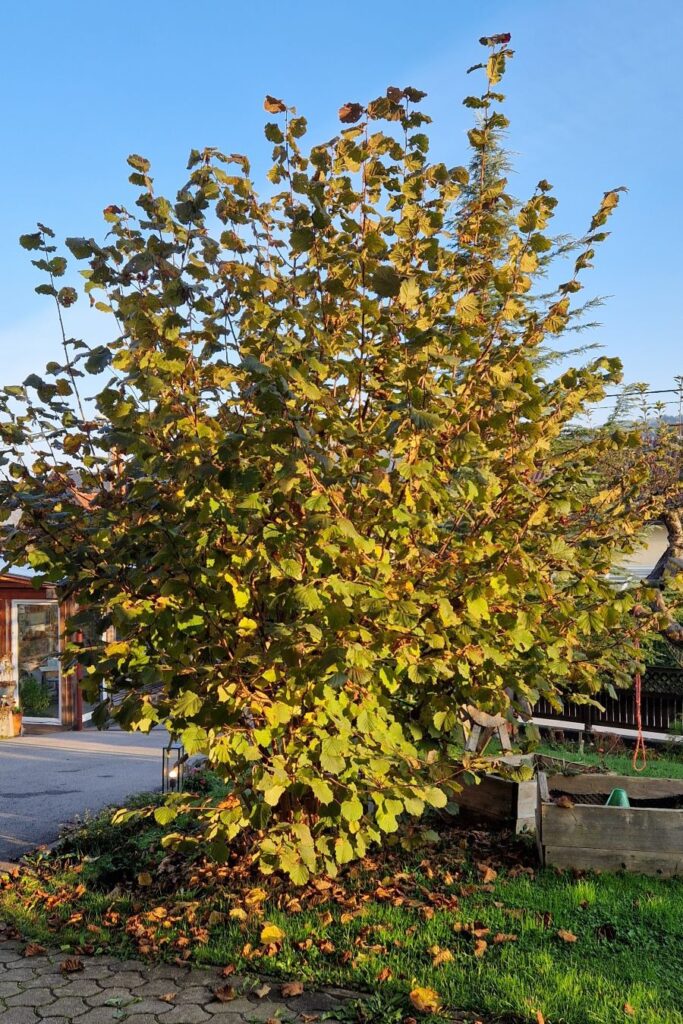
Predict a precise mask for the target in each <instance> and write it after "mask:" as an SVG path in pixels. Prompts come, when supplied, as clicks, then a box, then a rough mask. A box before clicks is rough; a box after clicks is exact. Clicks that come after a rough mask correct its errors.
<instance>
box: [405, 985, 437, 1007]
mask: <svg viewBox="0 0 683 1024" xmlns="http://www.w3.org/2000/svg"><path fill="white" fill-rule="evenodd" d="M408 998H409V999H410V1002H411V1003H412V1005H413V1006H414V1008H415V1009H416V1010H417V1011H418V1013H438V1012H439V1008H440V1007H441V999H440V997H439V993H438V992H435V991H434V989H433V988H414V989H413V990H412V992H411V993H410V996H409V997H408Z"/></svg>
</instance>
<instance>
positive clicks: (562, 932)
mask: <svg viewBox="0 0 683 1024" xmlns="http://www.w3.org/2000/svg"><path fill="white" fill-rule="evenodd" d="M557 937H558V939H562V941H563V942H576V935H574V932H570V931H567V929H566V928H560V929H559V930H558V932H557Z"/></svg>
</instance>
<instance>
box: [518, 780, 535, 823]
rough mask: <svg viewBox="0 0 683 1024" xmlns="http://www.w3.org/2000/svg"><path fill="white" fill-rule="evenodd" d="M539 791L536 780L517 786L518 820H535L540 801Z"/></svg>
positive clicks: (520, 783)
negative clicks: (537, 805) (537, 804)
mask: <svg viewBox="0 0 683 1024" xmlns="http://www.w3.org/2000/svg"><path fill="white" fill-rule="evenodd" d="M537 790H538V787H537V785H536V779H529V780H528V781H527V782H519V783H518V784H517V808H516V814H517V817H518V818H533V817H534V816H535V814H536V803H537V801H538V792H537Z"/></svg>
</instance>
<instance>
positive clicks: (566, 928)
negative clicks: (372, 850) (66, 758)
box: [0, 823, 683, 1024]
mask: <svg viewBox="0 0 683 1024" xmlns="http://www.w3.org/2000/svg"><path fill="white" fill-rule="evenodd" d="M88 827H90V826H86V830H85V831H86V832H87V828H88ZM118 827H119V826H117V828H118ZM127 827H128V829H129V838H130V837H131V836H132V838H133V840H134V842H133V845H134V849H135V856H129V855H130V853H131V850H130V849H128V848H127V849H126V851H125V858H124V859H123V860H122V859H118V860H117V859H116V857H113V855H112V852H111V850H112V849H113V843H114V841H115V840H114V838H113V836H114V835H115V833H113V834H110V835H109V838H108V840H106V839H105V838H104V836H103V835H100V834H98V833H97V829H95V833H96V841H95V842H90V843H89V839H88V837H87V836H86V838H85V839H84V835H83V831H84V830H81V832H80V833H75V834H74V835H73V836H67V837H66V838H65V840H64V842H63V843H62V845H61V846H59V847H57V848H56V849H55V850H54V851H50V852H45V853H42V854H38V855H36V856H34V857H33V858H32V859H31V860H30V861H29V862H28V863H27V864H26V866H24V867H22V869H20V870H18V871H16V872H14V873H13V874H11V875H6V876H1V875H0V919H4V920H5V921H7V922H9V923H10V924H11V925H12V926H13V927H14V928H16V929H17V930H18V931H19V932H21V933H22V935H23V936H24V937H25V938H26V939H28V940H31V941H30V943H29V946H27V955H31V954H30V953H29V952H28V950H29V949H31V948H36V949H37V950H41V949H42V946H41V943H42V944H46V945H50V944H52V945H54V944H55V943H58V944H59V945H60V946H61V947H62V949H63V950H65V957H66V958H67V959H69V958H70V959H72V960H76V961H77V960H78V958H79V957H81V956H84V955H90V954H96V953H98V952H100V951H104V950H106V951H107V952H120V953H121V954H122V955H124V956H129V955H136V956H140V957H142V958H146V959H150V960H154V959H163V960H168V961H171V962H175V963H177V964H179V965H180V964H188V965H189V964H191V963H199V964H213V965H215V966H216V967H217V968H218V977H217V981H216V984H215V987H214V990H213V991H214V998H215V999H216V1000H217V1001H219V1002H230V1001H232V999H234V998H236V997H237V995H239V994H241V990H240V989H239V987H238V986H237V985H235V984H233V982H234V980H235V977H238V976H242V977H244V976H246V977H247V978H252V981H251V982H250V985H251V987H250V993H251V994H252V996H253V995H254V994H256V995H258V994H259V989H260V991H261V995H263V994H265V993H266V992H267V991H270V985H272V984H275V983H277V984H278V985H279V989H278V991H281V992H282V994H283V997H285V998H290V999H291V998H296V996H297V995H299V994H300V993H302V992H304V991H305V990H310V989H312V988H315V987H319V986H321V985H324V984H333V985H342V986H346V987H350V988H355V989H369V990H371V991H373V993H374V995H373V996H372V997H371V999H370V1002H371V1004H372V1005H374V1004H375V1003H376V1004H377V1007H378V1009H377V1011H376V1012H375V1011H372V1014H373V1015H372V1016H370V1017H363V1016H362V1014H361V1015H360V1016H358V1017H357V1018H356V1017H353V1018H349V1019H353V1020H356V1019H358V1020H363V1019H367V1020H370V1019H373V1020H374V1019H376V1020H377V1021H378V1022H382V1024H384V1022H386V1024H391V1022H392V1021H396V1022H404V1021H408V1022H410V1021H411V1020H412V1019H415V1020H418V1019H419V1020H421V1021H422V1020H429V1019H430V1018H432V1019H434V1020H441V1019H451V1020H463V1021H465V1020H467V1021H475V1020H481V1021H484V1022H486V1024H488V1022H489V1021H506V1022H518V1021H519V1022H521V1021H529V1022H532V1024H539V1022H542V1024H554V1022H555V1021H560V1020H562V1021H566V1022H567V1024H573V1022H576V1024H583V1021H585V1020H586V1018H585V1016H584V1017H583V1019H582V1018H581V1016H579V1014H580V1013H585V1007H583V1008H582V1005H583V1004H582V1003H581V1000H582V999H584V998H585V987H586V982H585V981H584V980H580V981H579V983H578V984H577V995H576V1014H575V1015H574V1016H572V1012H571V1010H572V1005H571V1001H570V1002H566V1000H567V994H566V991H564V993H563V994H560V992H559V990H560V988H561V987H562V986H561V985H560V981H559V980H558V981H557V986H556V987H557V988H558V993H556V994H555V996H553V978H554V977H555V975H557V977H558V979H559V978H560V976H561V975H562V974H564V978H565V981H564V983H563V984H564V988H565V989H566V977H567V971H568V970H569V972H570V974H571V970H576V972H577V979H580V977H581V975H582V972H583V971H584V970H585V974H586V977H590V976H591V972H593V977H594V978H595V976H596V975H595V962H596V960H595V958H596V953H597V954H598V955H600V954H601V955H603V956H605V955H609V956H610V957H612V958H613V959H612V961H611V962H612V963H616V961H614V956H615V955H616V956H625V957H626V958H627V959H628V958H629V957H631V958H632V960H633V963H634V964H635V963H638V962H640V963H643V957H642V943H643V937H642V935H641V933H638V934H636V933H631V932H630V931H629V927H628V926H627V925H626V924H625V922H626V921H628V919H629V911H630V915H631V916H633V914H634V912H636V913H642V912H643V908H645V909H647V908H648V904H649V901H652V899H653V893H654V894H655V895H656V893H655V890H657V889H658V887H665V886H666V884H667V883H664V882H659V881H653V880H649V879H648V880H645V879H638V880H634V881H633V882H632V883H631V885H632V887H633V892H632V894H631V896H624V893H623V892H620V893H619V894H618V895H617V893H616V892H612V890H611V888H610V891H609V892H608V893H606V894H605V896H604V898H603V895H602V894H601V892H600V887H601V885H608V887H610V886H611V885H612V883H613V882H615V881H617V876H605V879H604V881H603V880H602V879H591V878H590V877H586V876H584V875H582V874H581V873H576V874H574V875H559V874H558V873H555V872H550V871H542V872H539V871H538V868H537V861H536V852H535V848H534V846H533V845H532V843H531V842H530V840H529V839H526V838H523V837H522V838H520V837H515V836H514V835H511V834H510V833H507V832H500V831H484V830H473V829H470V828H467V829H466V828H461V827H459V826H457V825H455V824H450V825H448V827H447V828H445V829H444V830H443V832H442V833H441V836H440V839H439V841H438V842H436V843H433V844H430V845H429V846H428V847H424V846H422V847H421V848H419V849H417V850H414V851H413V852H412V853H409V852H406V851H405V850H403V849H400V848H398V847H396V848H394V849H388V850H385V851H382V852H380V853H377V855H375V856H373V857H367V858H366V859H365V860H363V861H362V862H359V863H356V864H353V865H349V866H347V867H345V868H344V870H343V871H342V872H341V873H340V875H339V877H337V878H336V879H328V878H319V879H316V880H312V881H311V882H310V883H309V884H307V885H306V886H304V887H302V888H299V889H295V888H293V887H292V885H291V882H290V881H289V880H288V879H286V878H282V877H279V876H277V875H271V876H268V877H264V876H263V875H262V874H259V872H258V870H257V868H256V867H255V865H254V864H253V863H252V862H251V861H249V860H248V859H246V858H244V857H240V855H239V852H238V851H237V850H235V851H233V853H232V856H231V859H230V860H229V862H228V863H226V864H223V865H220V864H216V863H212V862H209V861H207V860H203V859H201V858H196V859H194V860H188V858H187V855H185V856H183V854H182V853H180V852H178V851H174V852H169V851H168V850H164V849H163V847H162V845H161V842H160V841H156V840H155V841H152V840H151V839H150V837H149V835H146V836H145V834H144V831H143V830H144V829H146V830H147V832H149V828H150V826H149V823H147V825H146V826H142V825H134V826H132V827H131V826H127ZM136 829H140V830H141V832H140V834H139V835H138V834H137V833H136ZM90 839H92V836H91V837H90ZM157 839H158V837H157ZM104 851H106V852H104ZM669 884H670V885H673V886H677V885H678V889H677V893H678V898H679V899H680V898H681V897H683V886H681V885H680V884H679V883H675V882H674V883H669ZM629 900H630V906H627V904H629ZM622 905H623V906H622ZM620 907H621V910H620V913H621V918H620V917H619V915H618V914H616V913H615V911H616V910H618V909H619V908H620ZM624 907H626V916H624V914H623V908H624ZM649 934H650V936H651V940H652V950H653V951H654V950H655V949H656V950H657V955H658V956H661V959H662V961H666V962H667V963H668V965H670V964H671V963H673V962H676V961H677V959H678V958H679V957H680V955H681V952H683V925H682V926H681V928H680V929H679V931H678V934H677V935H671V934H667V933H666V932H665V931H664V930H663V929H660V931H659V932H658V931H657V929H656V928H652V927H651V925H650V928H649ZM655 959H656V957H655ZM653 964H654V959H652V958H651V960H650V967H649V969H655V968H656V964H655V966H654V967H653ZM65 969H67V968H65ZM524 971H529V972H530V973H529V977H528V979H527V981H526V989H525V988H524V986H521V987H520V982H519V978H520V974H521V975H522V976H523V975H524ZM629 972H632V969H631V967H630V966H624V969H623V978H622V979H619V977H618V975H615V978H614V979H611V978H605V979H604V984H605V986H606V989H605V990H606V992H607V991H609V992H610V993H611V999H612V1004H613V1009H614V1014H615V1016H614V1017H611V1016H609V1015H607V1016H605V1018H604V1019H605V1021H609V1022H611V1021H612V1020H615V1021H617V1020H623V1019H624V1014H625V1011H624V1006H629V1007H631V1008H633V1007H634V1006H635V1007H636V1009H637V1010H638V1011H639V1012H635V1011H634V1013H635V1017H636V1019H638V1020H642V1021H643V1022H649V1021H650V1020H652V1021H653V1022H654V1021H655V1020H657V1021H658V1024H659V1022H660V1021H661V1022H667V1024H669V1022H671V1024H673V1022H678V1021H679V1020H680V1021H681V1022H683V1017H680V1016H678V1015H674V1016H670V1015H669V1016H667V1014H666V1012H662V1006H661V1005H659V1006H657V999H658V998H659V995H658V993H659V992H660V991H663V988H662V989H661V990H660V989H657V988H656V987H653V988H652V989H651V991H649V992H648V991H647V990H644V989H643V986H642V985H641V986H636V990H635V991H633V990H632V988H633V986H631V985H630V980H631V979H630V978H629ZM233 976H235V977H233ZM598 977H599V975H598ZM266 982H267V983H266ZM515 986H516V988H517V989H519V991H512V990H513V989H514V988H515ZM285 989H286V992H285V991H284V990H285ZM508 989H510V991H508ZM579 990H580V991H579ZM644 992H645V994H643V993H644ZM581 993H582V994H581ZM671 998H672V999H674V998H678V997H677V996H676V995H675V993H673V992H672V995H671ZM561 1000H565V1003H563V1002H562V1001H561ZM638 1004H639V1005H638ZM649 1004H651V1005H652V1008H653V1009H652V1013H653V1014H654V1012H655V1010H654V1007H655V1006H657V1011H656V1012H657V1015H658V1016H652V1017H650V1016H649V1015H648V1014H649V1011H647V1008H648V1005H649ZM673 1005H675V1003H674V1004H673ZM387 1007H389V1008H390V1009H387ZM391 1007H398V1009H396V1010H395V1011H394V1010H391ZM456 1011H457V1012H456ZM644 1011H647V1012H644ZM672 1012H674V1011H672ZM360 1013H361V1011H360V1010H359V1014H360ZM392 1013H394V1016H392ZM458 1013H461V1014H462V1015H461V1016H458ZM454 1014H455V1016H454ZM473 1014H474V1015H473ZM553 1014H555V1015H553ZM627 1016H628V1015H627Z"/></svg>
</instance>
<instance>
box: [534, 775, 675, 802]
mask: <svg viewBox="0 0 683 1024" xmlns="http://www.w3.org/2000/svg"><path fill="white" fill-rule="evenodd" d="M548 788H549V790H550V793H551V794H552V793H553V792H558V791H559V792H562V793H576V794H577V795H578V794H581V793H604V794H605V796H606V797H607V796H609V794H610V793H611V792H612V790H613V789H625V790H626V792H627V793H628V795H629V797H632V798H633V799H634V800H647V799H648V797H650V798H652V799H653V800H660V799H666V798H667V797H671V796H683V779H646V778H643V777H642V776H638V775H551V776H550V777H549V778H548Z"/></svg>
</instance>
